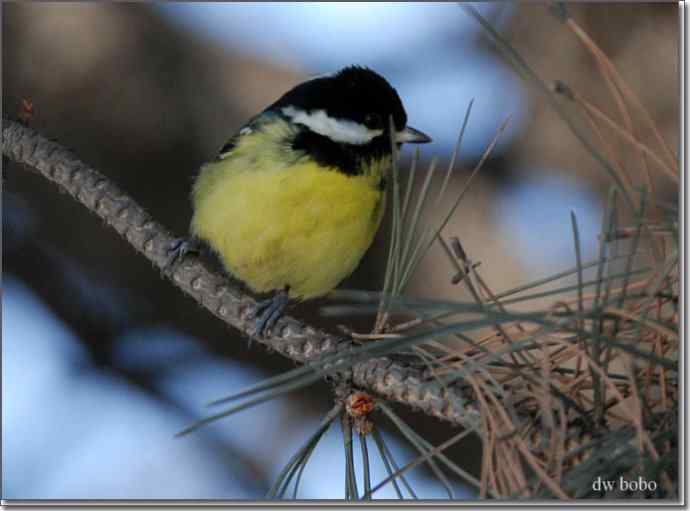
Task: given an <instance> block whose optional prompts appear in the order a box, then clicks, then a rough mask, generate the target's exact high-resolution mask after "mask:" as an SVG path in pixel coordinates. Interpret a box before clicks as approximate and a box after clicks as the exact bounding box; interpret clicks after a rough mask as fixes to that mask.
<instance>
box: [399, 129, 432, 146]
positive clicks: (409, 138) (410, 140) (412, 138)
mask: <svg viewBox="0 0 690 511" xmlns="http://www.w3.org/2000/svg"><path fill="white" fill-rule="evenodd" d="M395 141H396V142H397V143H398V144H428V143H429V142H431V137H430V136H429V135H426V134H424V133H422V132H421V131H419V130H416V129H414V128H411V127H409V126H408V127H407V128H405V129H404V130H402V131H398V132H396V133H395Z"/></svg>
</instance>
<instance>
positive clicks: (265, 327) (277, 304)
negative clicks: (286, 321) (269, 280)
mask: <svg viewBox="0 0 690 511" xmlns="http://www.w3.org/2000/svg"><path fill="white" fill-rule="evenodd" d="M288 291H289V288H287V287H286V288H285V289H283V290H282V291H278V292H277V293H276V294H275V295H273V297H271V298H269V299H267V300H263V301H261V302H258V303H257V304H256V305H255V306H254V307H252V310H251V311H250V313H249V315H248V316H247V318H248V319H250V320H252V319H255V320H256V322H255V326H254V332H253V333H252V336H253V337H263V336H265V335H266V333H267V332H268V331H270V330H271V328H273V325H275V324H276V321H278V319H279V318H280V316H282V315H283V311H284V310H285V307H286V306H287V304H288V302H289V300H290V297H289V294H288Z"/></svg>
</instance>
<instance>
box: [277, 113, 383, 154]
mask: <svg viewBox="0 0 690 511" xmlns="http://www.w3.org/2000/svg"><path fill="white" fill-rule="evenodd" d="M282 112H283V114H284V115H286V116H288V117H290V119H292V122H295V123H298V124H303V125H304V126H306V127H307V128H309V129H310V130H312V131H313V132H314V133H318V134H319V135H323V136H324V137H328V138H330V139H331V140H333V141H334V142H343V143H345V144H355V145H363V144H368V143H369V142H371V140H372V139H373V138H374V137H378V136H379V135H381V134H383V130H372V129H369V128H367V127H366V126H364V125H363V124H359V123H357V122H354V121H349V120H347V119H336V118H334V117H329V116H328V115H327V114H326V111H325V110H316V111H314V112H310V113H307V112H305V111H304V110H299V109H297V108H295V107H293V106H288V107H285V108H283V109H282Z"/></svg>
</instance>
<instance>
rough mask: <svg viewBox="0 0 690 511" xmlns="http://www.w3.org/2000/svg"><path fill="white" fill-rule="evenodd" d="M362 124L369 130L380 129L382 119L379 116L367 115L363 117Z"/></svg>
mask: <svg viewBox="0 0 690 511" xmlns="http://www.w3.org/2000/svg"><path fill="white" fill-rule="evenodd" d="M364 124H366V125H367V126H368V127H369V128H382V127H383V119H382V118H381V116H380V115H379V114H367V115H366V116H365V117H364Z"/></svg>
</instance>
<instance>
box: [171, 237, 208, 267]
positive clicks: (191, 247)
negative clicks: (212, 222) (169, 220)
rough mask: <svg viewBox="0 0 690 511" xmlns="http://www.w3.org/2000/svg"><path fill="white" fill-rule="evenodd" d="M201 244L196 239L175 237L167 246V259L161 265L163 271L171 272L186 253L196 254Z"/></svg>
mask: <svg viewBox="0 0 690 511" xmlns="http://www.w3.org/2000/svg"><path fill="white" fill-rule="evenodd" d="M200 252H201V245H200V243H199V241H198V240H197V239H187V238H177V239H175V240H173V241H172V242H171V243H170V246H169V247H168V259H167V260H166V261H165V263H164V265H163V273H166V274H170V273H172V270H173V268H174V267H175V266H176V265H178V264H179V263H180V262H182V260H183V259H184V258H185V256H186V255H187V254H196V255H198V254H199V253H200Z"/></svg>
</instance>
